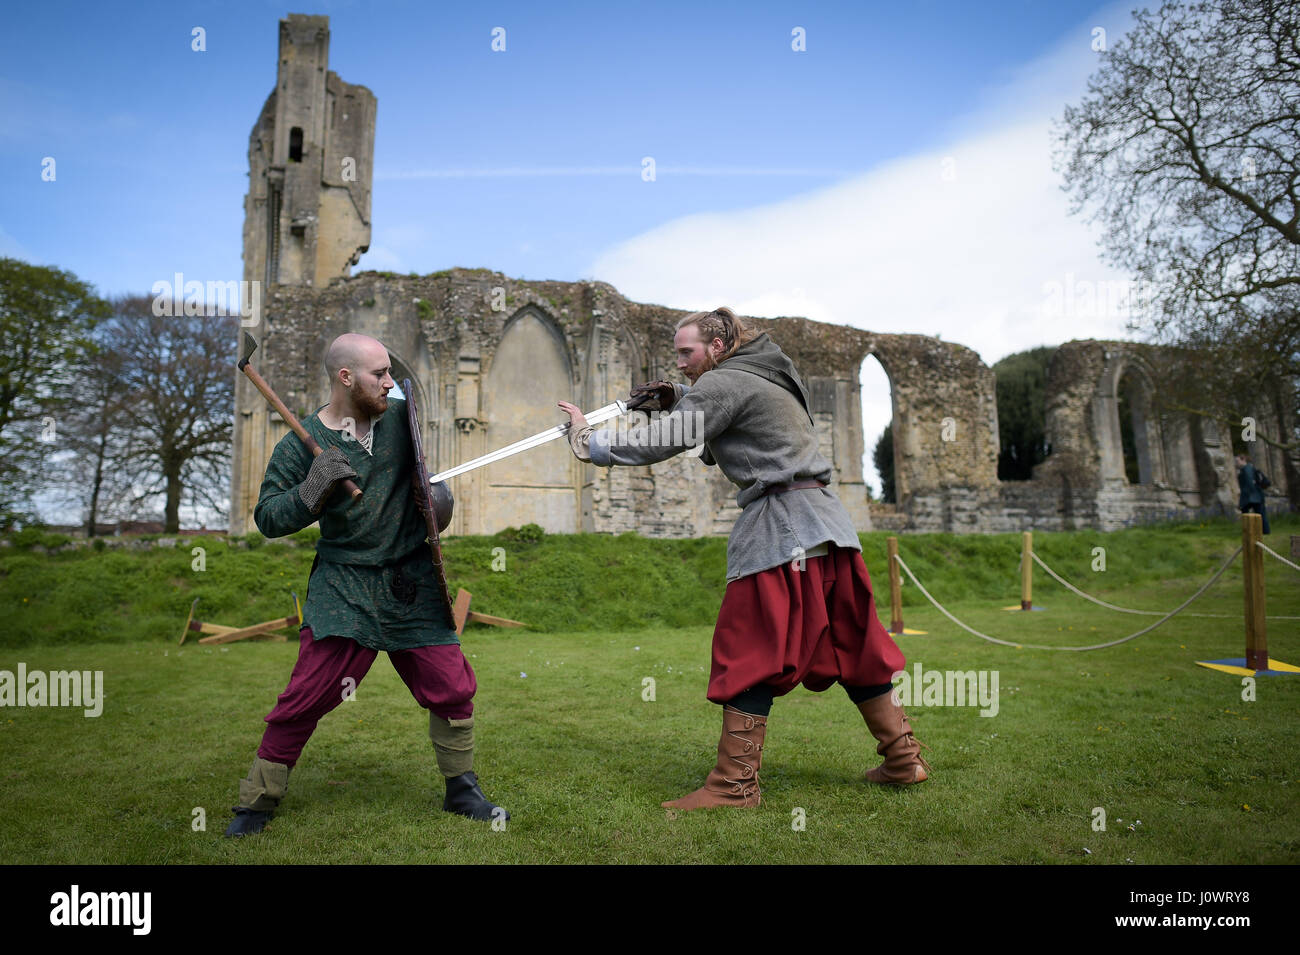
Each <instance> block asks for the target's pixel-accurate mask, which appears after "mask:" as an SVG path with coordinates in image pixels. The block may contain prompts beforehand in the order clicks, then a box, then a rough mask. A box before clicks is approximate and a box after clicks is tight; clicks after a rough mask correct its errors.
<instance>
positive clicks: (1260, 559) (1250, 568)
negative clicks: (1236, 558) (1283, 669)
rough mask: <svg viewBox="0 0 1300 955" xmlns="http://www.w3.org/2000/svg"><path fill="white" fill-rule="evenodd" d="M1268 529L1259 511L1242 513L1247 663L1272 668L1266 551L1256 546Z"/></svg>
mask: <svg viewBox="0 0 1300 955" xmlns="http://www.w3.org/2000/svg"><path fill="white" fill-rule="evenodd" d="M1263 530H1264V520H1263V518H1262V517H1261V516H1260V515H1258V514H1242V515H1241V566H1242V570H1243V571H1244V572H1245V578H1246V581H1245V584H1246V667H1247V669H1251V670H1267V669H1268V631H1267V629H1266V626H1265V618H1264V552H1263V551H1262V550H1260V549H1259V547H1258V546H1256V545H1257V544H1258V543H1259V541H1260V539H1261V535H1262V532H1263Z"/></svg>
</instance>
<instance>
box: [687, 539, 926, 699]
mask: <svg viewBox="0 0 1300 955" xmlns="http://www.w3.org/2000/svg"><path fill="white" fill-rule="evenodd" d="M904 663H905V661H904V659H903V651H902V650H900V649H899V648H898V644H896V643H895V642H894V639H893V638H892V637H891V636H890V635H889V631H888V630H886V629H885V626H884V624H882V623H881V622H880V617H879V615H878V614H877V613H876V603H875V599H874V597H873V596H872V591H871V577H870V575H869V574H868V573H867V565H866V564H865V563H863V561H862V554H861V553H860V552H859V551H856V550H850V549H847V548H842V547H837V546H835V545H834V544H831V545H830V552H829V553H827V554H826V556H824V557H809V558H807V559H806V560H804V561H803V562H802V569H799V565H798V564H795V563H793V562H791V563H785V564H781V565H780V566H778V567H772V568H770V569H768V570H764V571H760V572H759V573H757V574H750V575H748V576H746V577H741V578H740V579H739V580H733V581H732V582H731V583H730V584H728V585H727V592H726V595H725V596H724V597H723V598H722V608H721V609H720V610H719V611H718V623H717V626H716V627H715V628H714V631H713V667H712V671H711V673H710V674H709V691H708V697H709V699H710V700H711V701H712V702H714V703H726V702H727V701H728V700H730V699H733V698H734V697H736V696H738V695H740V694H741V693H743V692H744V691H746V690H748V689H750V688H752V687H755V686H757V685H759V684H760V683H763V684H767V685H768V686H770V687H771V688H772V694H773V696H784V695H785V694H787V693H789V692H790V691H791V690H793V689H794V688H795V687H796V686H798V685H799V684H800V683H802V684H803V685H804V686H806V687H807V688H808V689H810V690H812V691H814V692H817V693H820V692H821V691H822V690H825V689H827V688H828V687H830V686H831V685H832V684H834V683H843V684H844V685H846V686H859V687H867V686H881V685H883V684H886V683H890V682H892V680H893V678H894V674H895V673H897V672H898V671H899V670H901V669H903V666H904Z"/></svg>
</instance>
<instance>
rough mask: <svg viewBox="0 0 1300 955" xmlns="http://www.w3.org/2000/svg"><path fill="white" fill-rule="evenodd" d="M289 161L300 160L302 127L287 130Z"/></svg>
mask: <svg viewBox="0 0 1300 955" xmlns="http://www.w3.org/2000/svg"><path fill="white" fill-rule="evenodd" d="M289 162H302V127H301V126H295V127H293V129H291V130H289Z"/></svg>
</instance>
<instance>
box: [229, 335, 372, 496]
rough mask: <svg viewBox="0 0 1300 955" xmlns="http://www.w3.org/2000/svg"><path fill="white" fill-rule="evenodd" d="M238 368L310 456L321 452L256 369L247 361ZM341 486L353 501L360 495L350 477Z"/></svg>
mask: <svg viewBox="0 0 1300 955" xmlns="http://www.w3.org/2000/svg"><path fill="white" fill-rule="evenodd" d="M239 370H240V371H242V372H243V373H244V374H245V375H247V376H248V380H249V381H251V382H252V383H253V385H254V387H256V388H257V390H258V391H260V392H261V393H262V396H263V397H264V398H266V400H267V401H269V402H271V407H272V408H274V409H275V410H276V411H278V412H280V417H281V418H283V419H284V420H285V421H286V422H287V423H288V425H289V427H290V428H291V429H292V430H293V433H294V434H296V435H297V436H298V438H299V440H301V441H302V443H303V444H304V445H306V447H307V450H308V451H310V452H311V454H312V457H317V456H318V455H319V454H320V453H321V450H322V449H321V446H320V445H319V444H317V443H316V439H315V438H313V437H312V436H311V435H310V434H308V433H307V429H306V428H304V427H303V426H302V424H301V423H300V422H299V421H298V419H297V418H295V417H294V415H293V412H291V411H290V410H289V409H288V408H286V407H285V406H284V402H283V401H281V400H280V397H279V396H278V395H277V394H276V393H275V392H274V391H272V390H271V386H270V385H268V384H267V383H266V380H265V379H264V378H263V377H262V376H261V375H259V374H258V373H257V370H256V369H255V368H254V367H253V366H252V365H251V364H249V363H248V362H247V361H243V362H240V364H239ZM343 488H344V490H346V491H347V492H348V493H349V494H350V495H352V499H353V500H354V501H355V500H357V499H358V498H360V497H361V488H359V487H357V486H356V484H355V483H354V482H353V481H352V480H351V479H349V478H344V479H343Z"/></svg>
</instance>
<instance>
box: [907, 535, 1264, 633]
mask: <svg viewBox="0 0 1300 955" xmlns="http://www.w3.org/2000/svg"><path fill="white" fill-rule="evenodd" d="M1240 553H1241V548H1240V547H1238V548H1237V549H1236V550H1234V551H1233V552H1232V554H1231V555H1230V556H1229V557H1228V559H1227V560H1225V561H1224V562H1223V565H1222V566H1221V567H1219V569H1218V570H1217V571H1215V572H1214V576H1213V577H1211V578H1210V579H1209V580H1207V581H1206V582H1205V583H1204V584H1203V585H1202V586H1201V589H1200V590H1198V591H1196V593H1194V594H1192V595H1191V596H1190V597H1188V598H1187V599H1186V600H1185V601H1183V603H1182V604H1180V605H1179V606H1177V607H1175V608H1174V609H1173V610H1171V611H1169V613H1167V614H1165V615H1164V616H1163V617H1161V618H1160V619H1159V620H1157V621H1156V622H1155V623H1153V624H1151V626H1149V627H1144V628H1142V629H1141V630H1139V631H1137V632H1136V633H1131V634H1129V635H1128V636H1127V637H1121V638H1120V639H1118V640H1111V641H1110V642H1109V643H1098V644H1094V645H1092V646H1090V647H1051V646H1046V645H1044V644H1039V643H1013V642H1011V641H1009V640H999V639H998V638H997V637H990V636H989V635H988V634H986V633H980V632H979V631H978V630H976V629H974V628H973V627H968V626H967V625H966V624H964V623H962V622H961V621H960V620H958V619H957V618H956V617H954V616H953V615H952V614H951V613H949V612H948V610H947V608H946V607H944V606H943V605H942V604H941V603H939V601H937V600H935V599H934V597H932V596H931V595H930V591H928V590H926V589H925V587H924V586H923V585H922V583H921V582H920V581H919V580H917V579H916V575H915V574H913V573H912V570H911V568H910V567H908V566H907V564H906V563H905V562H904V561H903V558H902V557H901V556H895V557H894V559H895V560H896V561H898V566H900V567H902V568H903V570H904V571H905V572H906V574H907V576H908V577H909V578H911V581H912V583H914V584H916V587H917V589H918V590H920V591H921V593H923V594H925V597H926V599H927V600H929V601H930V603H932V604H934V606H935V609H936V610H938V611H939V612H940V613H942V614H943V615H944V616H945V617H947V618H948V619H949V620H951V621H952V622H953V623H955V624H956V625H957V626H959V627H961V628H962V629H963V630H965V631H967V632H968V633H972V634H974V635H975V636H977V637H979V638H980V639H981V640H987V641H989V642H990V643H999V644H1001V645H1002V646H1004V647H1015V648H1016V649H1028V650H1074V651H1084V650H1104V649H1106V648H1107V647H1114V646H1118V645H1119V644H1121V643H1127V642H1128V641H1130V640H1134V639H1136V638H1138V637H1140V636H1142V635H1143V634H1146V633H1150V632H1151V631H1152V630H1154V629H1156V627H1159V626H1160V625H1161V624H1163V623H1164V622H1165V621H1166V620H1168V619H1170V618H1171V617H1173V616H1176V615H1177V614H1179V613H1181V612H1182V611H1183V609H1184V608H1186V607H1188V606H1190V605H1191V603H1192V601H1194V600H1196V599H1197V598H1199V597H1200V596H1201V594H1203V593H1205V591H1207V590H1209V589H1210V587H1211V586H1212V585H1213V584H1214V582H1215V581H1217V580H1218V579H1219V578H1220V577H1222V576H1223V572H1224V571H1226V570H1227V569H1228V567H1229V565H1230V564H1231V563H1232V562H1233V561H1234V560H1236V559H1237V555H1238V554H1240ZM1040 563H1041V561H1040ZM1085 596H1086V595H1085ZM1141 612H1144V613H1145V612H1150V611H1141Z"/></svg>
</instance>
